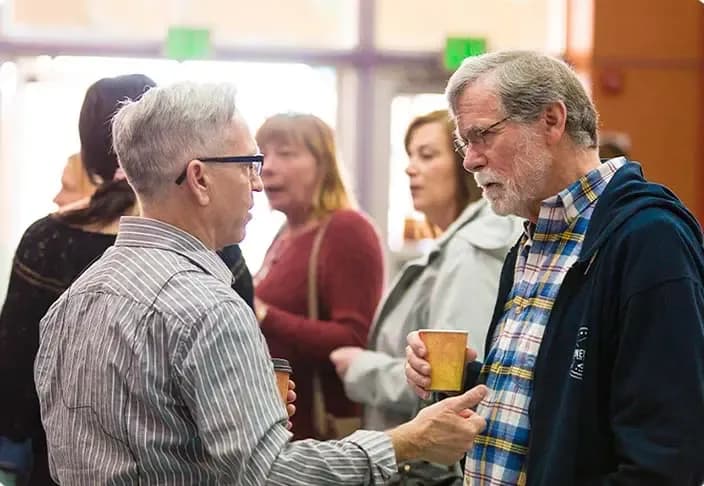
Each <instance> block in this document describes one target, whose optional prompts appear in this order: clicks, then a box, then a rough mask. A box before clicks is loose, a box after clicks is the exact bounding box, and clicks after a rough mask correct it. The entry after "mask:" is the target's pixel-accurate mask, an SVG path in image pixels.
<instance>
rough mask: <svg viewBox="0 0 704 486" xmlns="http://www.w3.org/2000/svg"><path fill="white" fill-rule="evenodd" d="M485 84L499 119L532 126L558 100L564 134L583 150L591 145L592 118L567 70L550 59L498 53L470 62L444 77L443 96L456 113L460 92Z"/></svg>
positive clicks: (587, 102)
mask: <svg viewBox="0 0 704 486" xmlns="http://www.w3.org/2000/svg"><path fill="white" fill-rule="evenodd" d="M485 77H486V79H488V80H489V81H490V85H491V86H492V87H493V89H494V90H495V92H496V94H497V95H498V96H499V99H500V100H501V104H502V108H503V110H504V114H505V115H506V116H509V117H510V118H511V119H513V120H516V121H520V122H531V121H535V120H536V119H537V118H538V117H539V116H540V114H541V113H542V111H543V110H544V109H545V107H546V106H547V105H548V104H550V103H554V102H556V101H562V102H563V103H564V104H565V106H566V108H567V122H566V128H565V130H566V132H567V134H568V135H569V136H570V138H571V139H572V141H573V142H574V143H575V144H576V145H578V146H583V147H590V148H593V147H596V146H597V123H598V115H597V112H596V109H595V108H594V104H593V103H592V102H591V100H590V99H589V97H588V96H587V93H586V91H585V90H584V87H583V86H582V83H581V82H580V81H579V78H577V76H576V74H575V73H574V72H573V71H572V69H570V68H569V66H567V64H565V63H564V62H562V61H559V60H557V59H555V58H553V57H550V56H547V55H544V54H539V53H536V52H531V51H500V52H494V53H489V54H484V55H481V56H477V57H470V58H467V59H465V60H464V62H463V63H462V65H461V66H460V67H459V68H458V69H457V71H455V73H454V74H453V75H452V76H451V77H450V80H449V81H448V84H447V89H446V90H445V96H446V97H447V101H448V103H449V105H450V110H451V112H452V113H453V116H454V113H456V109H457V103H458V101H459V98H460V96H462V93H463V92H464V90H465V89H466V88H467V87H468V86H469V85H471V84H474V83H475V82H477V81H478V80H479V79H480V78H485Z"/></svg>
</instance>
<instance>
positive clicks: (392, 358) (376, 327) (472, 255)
mask: <svg viewBox="0 0 704 486" xmlns="http://www.w3.org/2000/svg"><path fill="white" fill-rule="evenodd" d="M453 134H454V124H453V122H452V121H451V119H450V117H449V115H448V112H447V111H446V110H440V111H434V112H432V113H429V114H427V115H424V116H421V117H418V118H416V119H415V120H413V122H411V124H410V125H409V127H408V129H407V131H406V137H405V147H406V152H407V153H408V156H409V165H408V168H407V169H406V173H407V174H408V177H409V181H410V189H411V195H412V197H413V206H414V207H415V208H416V210H418V211H421V212H422V213H424V214H425V216H426V218H427V220H428V223H430V225H431V226H432V227H434V228H437V229H438V230H439V231H438V232H440V233H441V234H440V236H439V237H438V238H437V239H436V240H435V242H434V245H433V248H432V249H431V250H430V252H429V253H428V254H427V255H425V256H423V257H421V258H418V259H416V260H413V261H411V262H409V263H408V264H406V265H405V266H404V268H403V269H402V270H401V272H400V273H399V275H398V276H397V277H396V279H395V281H394V282H393V284H392V286H391V289H390V291H389V292H388V294H387V295H386V297H385V298H384V299H383V300H382V302H381V304H380V306H379V308H378V309H377V313H376V317H375V319H374V323H373V324H372V329H371V331H370V337H369V345H368V349H367V350H364V349H362V348H356V347H344V348H338V349H336V350H335V351H333V352H332V353H331V355H330V359H331V360H332V362H333V363H334V364H335V368H336V370H337V372H338V374H339V375H340V378H341V379H342V380H343V382H344V385H345V391H346V393H347V395H348V397H349V398H350V399H352V400H354V401H357V402H360V403H362V404H364V405H365V409H364V427H365V428H367V429H376V430H386V429H388V428H390V427H394V426H396V425H399V424H401V423H403V422H406V421H407V420H409V419H410V418H412V417H413V415H414V414H415V412H416V411H417V410H418V407H419V403H418V398H417V397H416V395H415V394H414V393H413V391H412V390H411V388H410V387H409V386H408V385H407V383H406V378H405V374H404V364H405V347H406V335H407V334H408V333H409V332H411V331H415V330H417V329H426V328H431V329H461V330H466V331H468V332H469V341H470V342H469V344H470V345H471V347H472V348H474V349H483V347H484V339H485V338H486V333H487V329H488V326H489V321H490V319H491V314H492V312H493V310H494V304H495V301H496V293H497V291H498V283H499V274H500V271H501V265H502V263H503V260H504V257H505V255H506V253H508V250H509V248H510V247H511V246H512V245H513V244H514V243H515V241H516V240H517V238H518V235H519V233H520V231H521V229H520V228H521V225H520V221H519V220H517V219H515V218H510V217H501V216H497V215H496V214H494V213H493V212H492V211H491V209H490V208H489V205H488V204H487V203H486V201H484V200H482V199H481V191H480V189H479V188H478V187H477V185H476V183H475V182H474V178H473V177H472V176H471V175H470V174H468V173H467V172H465V171H464V169H463V168H462V158H461V157H460V156H459V155H458V154H456V153H455V152H454V151H453V143H452V140H453V136H454V135H453ZM479 359H481V356H480V357H479Z"/></svg>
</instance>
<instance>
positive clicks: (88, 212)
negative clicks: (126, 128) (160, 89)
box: [58, 74, 156, 225]
mask: <svg viewBox="0 0 704 486" xmlns="http://www.w3.org/2000/svg"><path fill="white" fill-rule="evenodd" d="M153 86H156V83H155V82H154V81H153V80H152V79H151V78H149V77H147V76H145V75H143V74H129V75H125V76H117V77H114V78H103V79H100V80H98V81H96V82H95V83H93V84H92V85H91V86H90V88H88V91H86V96H85V98H84V100H83V105H82V106H81V114H80V117H79V120H78V133H79V136H80V139H81V159H82V161H83V167H84V168H85V170H86V173H87V174H88V177H89V178H90V179H91V181H93V182H94V183H95V184H96V185H97V186H98V188H97V189H96V191H95V193H94V194H93V196H91V198H90V203H89V204H88V207H85V208H81V209H76V210H73V211H68V212H66V213H63V214H59V215H58V218H60V219H61V220H62V221H64V222H66V223H68V224H74V225H88V224H95V223H98V224H109V223H111V222H112V221H114V220H116V219H117V218H119V217H120V216H122V215H123V214H125V212H126V211H127V210H129V209H130V208H131V207H132V206H134V205H135V203H136V201H137V199H136V196H135V194H134V192H133V191H132V188H131V187H130V186H129V184H128V183H127V180H125V179H124V178H123V179H119V180H114V177H115V172H116V171H117V169H118V167H119V165H118V162H117V155H115V152H114V150H113V148H112V127H111V124H112V117H113V115H114V114H115V112H116V111H117V110H118V109H119V107H120V104H121V103H122V102H123V101H125V100H127V99H130V100H136V99H138V98H139V97H140V96H141V95H142V94H144V92H145V91H147V90H148V89H149V88H151V87H153Z"/></svg>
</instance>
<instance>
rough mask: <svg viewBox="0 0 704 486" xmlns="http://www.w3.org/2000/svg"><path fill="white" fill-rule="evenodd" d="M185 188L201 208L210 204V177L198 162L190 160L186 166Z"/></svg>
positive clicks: (202, 164)
mask: <svg viewBox="0 0 704 486" xmlns="http://www.w3.org/2000/svg"><path fill="white" fill-rule="evenodd" d="M184 182H185V184H186V187H188V189H189V191H190V192H191V194H192V195H193V197H194V198H195V200H196V201H197V202H198V204H200V205H201V206H207V205H208V204H210V185H211V183H212V180H211V176H210V174H208V171H207V169H206V167H205V164H204V163H203V162H201V161H200V160H197V159H196V160H191V161H190V162H189V163H188V166H186V180H185V181H184Z"/></svg>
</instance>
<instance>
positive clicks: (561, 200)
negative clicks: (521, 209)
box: [524, 157, 626, 238]
mask: <svg viewBox="0 0 704 486" xmlns="http://www.w3.org/2000/svg"><path fill="white" fill-rule="evenodd" d="M625 163H626V159H625V158H623V157H617V158H614V159H610V160H608V161H606V162H604V163H602V164H600V165H599V167H597V168H595V169H592V170H591V171H589V172H588V173H587V174H586V175H584V176H582V177H580V178H579V179H577V180H576V181H575V182H573V183H572V184H570V185H569V186H567V187H566V188H565V189H563V190H562V191H560V192H559V193H558V194H556V195H555V196H552V197H549V198H548V199H546V200H544V201H543V202H542V203H541V204H540V213H539V215H538V224H537V225H534V224H532V223H531V222H530V221H526V223H525V225H524V233H525V234H526V236H527V237H528V238H531V236H532V235H533V233H534V232H535V230H536V228H540V231H541V232H544V230H545V228H550V229H551V230H552V231H550V232H551V233H552V232H555V231H554V230H555V229H557V228H556V227H555V224H556V223H559V224H558V226H559V227H560V228H562V229H563V230H564V229H566V228H567V227H569V226H570V225H571V224H572V223H573V222H574V221H575V220H576V219H577V218H578V217H579V215H580V214H582V213H583V212H584V211H585V210H586V209H587V208H588V207H590V206H591V205H592V204H593V203H594V201H596V200H597V199H598V198H599V196H600V195H601V193H602V192H604V188H605V187H606V185H607V184H608V182H609V181H610V180H611V177H612V176H613V175H614V174H615V173H616V171H617V170H618V169H620V168H621V167H622V166H623V165H624V164H625Z"/></svg>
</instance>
